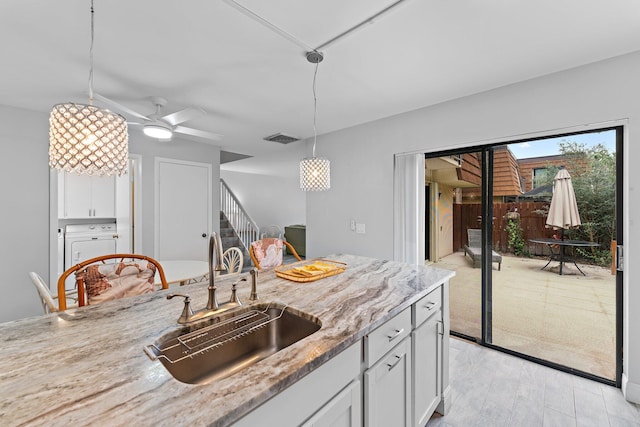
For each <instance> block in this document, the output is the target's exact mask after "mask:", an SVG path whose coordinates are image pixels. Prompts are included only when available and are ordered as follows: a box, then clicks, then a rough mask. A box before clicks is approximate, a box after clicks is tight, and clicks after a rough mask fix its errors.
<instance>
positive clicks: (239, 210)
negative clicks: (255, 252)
mask: <svg viewBox="0 0 640 427" xmlns="http://www.w3.org/2000/svg"><path fill="white" fill-rule="evenodd" d="M220 210H221V211H222V212H223V213H224V215H225V216H226V217H227V220H229V224H231V227H233V229H234V230H235V232H236V234H237V235H238V237H239V238H240V241H241V242H242V244H243V245H244V247H245V249H247V250H249V246H250V245H251V242H254V241H256V240H258V233H259V231H260V229H259V228H258V225H257V224H256V222H255V221H254V220H253V219H251V217H250V216H249V214H248V213H247V211H245V210H244V207H242V204H240V201H239V200H238V198H237V197H236V195H235V194H233V191H231V189H230V188H229V186H228V185H227V183H226V182H224V179H222V178H221V179H220Z"/></svg>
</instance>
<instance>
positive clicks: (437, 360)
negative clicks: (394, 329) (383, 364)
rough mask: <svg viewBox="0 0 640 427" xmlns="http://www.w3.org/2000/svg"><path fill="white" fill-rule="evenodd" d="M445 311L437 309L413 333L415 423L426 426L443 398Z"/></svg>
mask: <svg viewBox="0 0 640 427" xmlns="http://www.w3.org/2000/svg"><path fill="white" fill-rule="evenodd" d="M440 318H441V313H440V312H437V313H435V314H434V315H433V316H431V317H430V318H429V319H428V320H427V321H426V322H424V323H423V324H422V325H420V326H419V327H418V328H416V329H415V330H414V331H413V332H412V334H411V338H412V340H411V347H412V356H413V360H412V362H413V393H412V396H413V405H412V406H413V411H412V412H413V423H414V424H413V425H414V426H420V427H424V426H425V425H426V424H427V421H429V418H430V417H431V415H432V414H433V412H434V411H435V409H436V407H437V406H438V404H439V403H440V399H441V389H442V381H441V372H442V336H441V335H440V333H439V328H440V327H441V325H440V323H441V322H440Z"/></svg>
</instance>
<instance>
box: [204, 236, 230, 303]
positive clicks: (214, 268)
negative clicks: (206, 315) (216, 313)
mask: <svg viewBox="0 0 640 427" xmlns="http://www.w3.org/2000/svg"><path fill="white" fill-rule="evenodd" d="M214 255H215V259H214ZM225 270H226V268H225V267H224V264H223V262H222V241H221V240H220V236H218V233H216V232H215V231H214V232H213V233H211V237H210V238H209V287H208V288H207V289H209V300H208V301H207V310H217V309H218V308H220V304H218V300H217V298H216V279H215V277H216V273H217V272H218V271H225Z"/></svg>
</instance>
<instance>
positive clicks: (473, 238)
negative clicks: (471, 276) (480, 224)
mask: <svg viewBox="0 0 640 427" xmlns="http://www.w3.org/2000/svg"><path fill="white" fill-rule="evenodd" d="M481 241H482V234H481V230H480V229H479V228H469V229H467V242H468V243H467V244H466V245H464V254H465V256H466V255H467V254H468V255H469V256H470V257H471V260H472V262H473V268H480V265H481V263H482V242H481ZM491 262H492V263H493V262H497V263H498V271H499V270H500V268H501V267H502V255H500V254H499V253H497V252H496V251H491Z"/></svg>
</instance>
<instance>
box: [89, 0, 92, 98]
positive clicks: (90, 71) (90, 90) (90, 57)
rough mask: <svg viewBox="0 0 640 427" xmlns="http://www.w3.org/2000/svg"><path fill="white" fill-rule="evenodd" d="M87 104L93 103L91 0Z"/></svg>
mask: <svg viewBox="0 0 640 427" xmlns="http://www.w3.org/2000/svg"><path fill="white" fill-rule="evenodd" d="M89 105H93V0H91V45H90V47H89Z"/></svg>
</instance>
